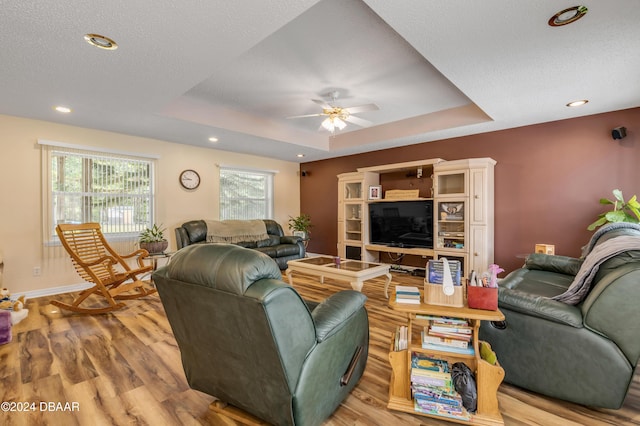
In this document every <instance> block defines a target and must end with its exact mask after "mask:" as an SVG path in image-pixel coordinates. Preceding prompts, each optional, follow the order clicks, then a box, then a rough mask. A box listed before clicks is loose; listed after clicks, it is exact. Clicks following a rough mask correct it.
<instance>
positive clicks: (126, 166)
mask: <svg viewBox="0 0 640 426" xmlns="http://www.w3.org/2000/svg"><path fill="white" fill-rule="evenodd" d="M39 143H40V144H41V145H42V152H43V166H44V167H43V185H46V186H44V187H43V188H44V190H43V197H44V203H43V206H44V208H45V209H46V214H44V215H43V219H44V229H45V234H44V235H45V239H47V240H48V241H49V242H54V241H56V240H57V236H56V234H55V227H56V225H57V224H59V223H84V222H98V223H100V225H101V228H102V232H103V233H104V234H105V236H106V237H107V238H109V239H110V240H112V239H125V240H137V239H138V235H139V233H140V232H141V231H142V230H144V229H145V228H147V227H150V226H152V224H153V222H154V220H153V219H154V218H153V206H154V202H153V173H154V163H155V160H154V159H152V158H142V157H134V156H131V155H124V154H118V153H110V152H98V151H91V150H88V149H78V148H72V147H69V146H67V145H65V144H58V143H49V142H43V141H39Z"/></svg>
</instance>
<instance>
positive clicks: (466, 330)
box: [429, 323, 473, 334]
mask: <svg viewBox="0 0 640 426" xmlns="http://www.w3.org/2000/svg"><path fill="white" fill-rule="evenodd" d="M429 329H430V330H433V331H438V332H441V333H458V334H473V327H471V326H470V325H466V326H465V325H457V324H434V323H432V324H431V325H430V326H429Z"/></svg>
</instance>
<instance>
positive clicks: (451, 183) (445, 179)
mask: <svg viewBox="0 0 640 426" xmlns="http://www.w3.org/2000/svg"><path fill="white" fill-rule="evenodd" d="M435 190H436V191H435V196H436V197H438V196H452V195H455V196H464V195H466V194H467V173H466V171H461V172H460V171H456V172H451V173H447V172H439V173H438V174H436V176H435Z"/></svg>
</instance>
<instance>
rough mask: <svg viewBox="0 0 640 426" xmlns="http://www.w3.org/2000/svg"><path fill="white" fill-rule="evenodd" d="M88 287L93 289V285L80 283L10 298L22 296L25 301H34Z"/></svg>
mask: <svg viewBox="0 0 640 426" xmlns="http://www.w3.org/2000/svg"><path fill="white" fill-rule="evenodd" d="M89 287H93V284H91V283H86V282H85V283H80V284H72V285H66V286H62V287H51V288H43V289H41V290H32V291H26V292H24V293H20V294H15V295H13V294H12V295H11V298H12V299H13V298H14V297H17V296H21V295H23V294H24V296H25V298H26V299H27V300H29V299H35V298H36V297H44V296H53V295H55V294H63V293H72V292H74V291H82V290H84V289H87V288H89Z"/></svg>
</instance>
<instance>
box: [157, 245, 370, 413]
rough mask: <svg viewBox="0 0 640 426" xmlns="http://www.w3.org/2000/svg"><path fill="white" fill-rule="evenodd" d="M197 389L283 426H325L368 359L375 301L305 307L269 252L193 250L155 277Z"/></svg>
mask: <svg viewBox="0 0 640 426" xmlns="http://www.w3.org/2000/svg"><path fill="white" fill-rule="evenodd" d="M153 280H154V282H155V284H156V286H157V288H158V293H159V294H160V298H161V300H162V304H163V306H164V308H165V311H166V314H167V318H168V320H169V323H170V324H171V328H172V330H173V333H174V335H175V338H176V341H177V342H178V346H179V348H180V354H181V357H182V364H183V367H184V371H185V374H186V377H187V380H188V383H189V386H190V387H191V388H193V389H196V390H199V391H202V392H204V393H207V394H209V395H212V396H214V397H216V398H218V399H219V400H221V401H224V402H226V403H229V404H231V405H233V406H235V407H238V408H240V409H242V410H244V411H246V412H248V413H250V414H252V415H254V416H256V417H259V418H261V419H263V420H265V421H267V422H269V423H272V424H275V425H294V424H295V425H317V424H320V423H321V422H322V421H323V420H325V419H326V418H327V417H329V416H330V415H331V414H332V413H333V412H334V411H335V409H336V408H337V407H338V406H339V405H340V403H341V402H342V400H343V399H344V398H345V397H346V396H347V395H348V394H349V392H350V391H351V390H352V389H353V387H354V386H355V385H356V383H357V382H358V380H359V379H360V377H361V376H362V373H363V371H364V369H365V365H366V362H367V356H368V344H369V322H368V316H367V311H366V309H365V307H364V303H365V301H366V297H365V296H364V295H362V294H361V293H359V292H355V291H351V290H348V291H341V292H338V293H336V294H333V295H332V296H330V297H329V298H327V299H325V300H324V301H323V302H321V303H319V304H317V303H311V302H305V301H304V300H303V299H302V298H301V297H300V295H299V294H298V293H297V292H296V291H295V290H294V289H293V288H292V287H291V286H289V285H288V284H286V283H284V282H283V281H282V275H281V272H280V269H279V268H278V266H277V264H276V263H275V262H274V261H273V259H271V258H270V257H269V256H267V255H266V254H263V253H260V252H258V251H255V250H251V249H247V248H243V247H239V246H235V245H227V244H206V245H193V246H188V247H185V248H183V249H181V250H180V251H178V252H177V253H176V254H175V255H174V256H173V257H172V259H171V262H170V263H169V264H168V265H167V266H165V267H163V268H161V269H159V270H158V271H156V272H155V273H154V274H153Z"/></svg>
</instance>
